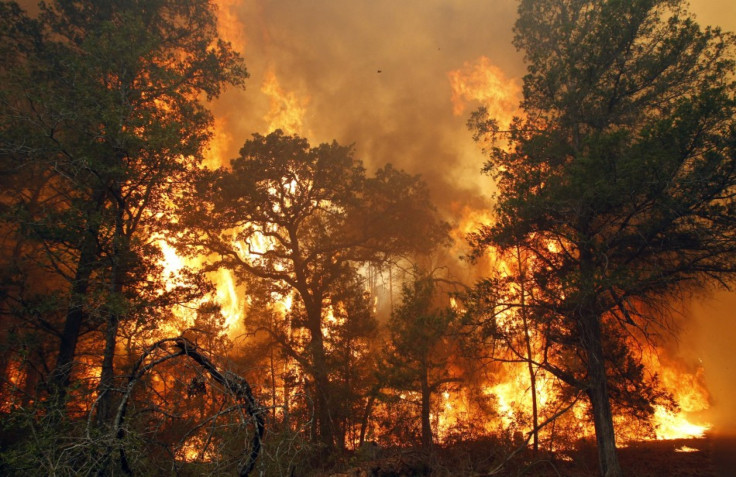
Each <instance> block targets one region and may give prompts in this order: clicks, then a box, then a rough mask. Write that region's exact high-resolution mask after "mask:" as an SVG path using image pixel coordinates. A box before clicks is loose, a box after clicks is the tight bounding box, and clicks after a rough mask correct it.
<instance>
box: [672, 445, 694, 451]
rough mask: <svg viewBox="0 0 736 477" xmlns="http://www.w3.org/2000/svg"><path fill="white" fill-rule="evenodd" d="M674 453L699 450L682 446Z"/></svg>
mask: <svg viewBox="0 0 736 477" xmlns="http://www.w3.org/2000/svg"><path fill="white" fill-rule="evenodd" d="M675 452H700V449H695V448H694V447H688V446H682V447H678V448H677V449H675Z"/></svg>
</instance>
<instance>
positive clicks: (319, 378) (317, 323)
mask: <svg viewBox="0 0 736 477" xmlns="http://www.w3.org/2000/svg"><path fill="white" fill-rule="evenodd" d="M307 315H308V316H307V320H308V322H309V333H310V335H311V336H310V342H309V347H310V352H311V353H310V354H311V355H312V378H313V379H314V392H315V395H316V396H315V398H316V399H315V407H316V409H315V417H316V418H317V429H318V432H319V436H318V437H319V440H320V442H322V443H323V444H324V445H325V446H326V447H327V449H329V450H332V449H334V448H335V439H334V433H333V430H332V416H331V412H330V402H329V397H328V393H329V378H328V376H327V359H326V354H325V347H324V337H323V336H322V309H321V307H316V306H315V307H313V308H312V307H310V308H307Z"/></svg>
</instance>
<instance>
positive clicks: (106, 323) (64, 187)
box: [0, 0, 247, 419]
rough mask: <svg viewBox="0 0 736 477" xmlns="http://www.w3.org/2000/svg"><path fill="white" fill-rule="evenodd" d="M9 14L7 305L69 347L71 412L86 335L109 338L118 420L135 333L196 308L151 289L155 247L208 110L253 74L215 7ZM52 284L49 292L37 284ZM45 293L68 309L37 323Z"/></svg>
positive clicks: (89, 4) (62, 355)
mask: <svg viewBox="0 0 736 477" xmlns="http://www.w3.org/2000/svg"><path fill="white" fill-rule="evenodd" d="M1 7H2V10H3V22H2V27H3V32H2V35H3V38H8V39H9V41H7V42H6V41H5V40H4V41H3V51H2V56H3V57H4V58H6V59H8V60H9V61H8V62H6V63H5V64H4V65H3V68H2V71H1V72H0V73H1V74H2V80H3V84H4V86H3V92H2V96H0V105H1V107H2V110H1V112H0V114H1V115H2V116H1V117H2V124H1V126H0V127H1V129H0V131H1V132H2V136H1V138H0V143H1V144H2V155H1V158H2V170H3V177H4V180H6V184H7V185H9V186H10V188H11V189H10V190H13V191H14V194H8V195H5V196H4V197H3V205H4V206H5V210H6V211H10V212H12V213H11V214H8V215H7V216H6V217H7V222H5V223H4V224H3V225H4V226H7V228H8V229H9V230H14V232H16V233H15V235H14V240H15V246H16V247H17V248H19V249H20V251H21V253H20V257H16V258H14V259H11V260H10V263H8V267H7V268H6V270H7V271H8V275H7V276H8V277H9V279H10V280H11V282H12V283H11V285H13V286H12V287H11V288H9V289H10V290H12V291H11V292H10V293H8V295H6V296H5V297H4V298H5V299H6V300H5V301H6V303H7V304H8V308H10V309H14V310H16V311H17V313H16V314H17V315H20V316H24V317H25V318H26V319H28V317H30V319H29V321H30V322H31V323H32V325H33V326H35V327H37V328H38V329H41V330H43V331H44V332H48V333H51V335H53V336H54V337H55V338H56V339H58V345H57V346H58V352H57V353H56V360H55V361H56V362H55V364H52V365H51V367H52V368H53V371H52V372H51V375H50V377H49V385H50V386H49V389H50V390H51V391H52V393H55V394H57V395H58V397H59V400H60V401H61V400H62V399H63V397H64V395H65V390H66V388H67V386H68V385H69V383H70V379H71V376H72V374H71V371H72V369H71V368H72V363H73V362H74V361H75V357H76V354H77V344H78V341H79V338H80V336H81V335H82V334H83V333H85V332H87V331H89V330H90V329H92V330H99V329H102V330H104V331H103V336H104V338H103V340H101V341H102V342H104V350H103V359H102V363H96V365H101V368H102V375H101V379H100V384H99V390H100V392H101V394H102V402H101V403H100V408H99V409H100V416H101V418H103V419H104V418H105V417H108V416H107V412H108V410H109V406H108V404H109V403H108V400H109V394H108V393H107V390H108V389H109V388H110V387H111V386H112V385H113V382H112V380H113V375H114V373H113V366H114V357H115V349H116V340H117V338H118V332H119V328H120V324H121V322H122V321H126V320H129V319H143V317H144V316H147V315H148V316H159V317H160V316H161V314H162V309H163V308H164V306H163V305H165V304H170V303H171V302H174V301H176V300H178V299H181V298H182V297H181V296H172V295H174V294H173V293H172V294H168V293H163V294H162V293H160V290H161V289H162V288H163V285H162V284H160V283H153V282H152V281H151V280H150V277H151V276H153V275H155V269H156V267H157V266H158V262H159V261H160V252H157V250H156V246H155V244H154V243H153V241H152V240H151V237H152V236H153V233H154V232H155V231H157V230H159V231H160V230H161V229H162V226H163V224H164V223H165V222H166V220H162V217H163V216H165V215H167V214H166V211H167V207H168V205H169V204H170V199H171V195H172V194H174V193H175V192H174V190H175V189H176V188H177V187H183V186H185V184H187V182H188V181H189V180H190V179H191V177H190V176H189V173H190V172H191V171H192V170H193V168H195V167H196V163H197V161H198V159H199V158H200V157H201V154H202V151H203V148H204V146H205V144H206V142H207V139H208V137H209V135H210V131H209V127H210V125H211V123H212V117H211V115H210V113H209V111H208V110H207V109H206V108H205V107H204V105H203V104H202V103H201V99H202V97H203V96H205V97H207V98H213V97H216V96H218V95H219V93H220V91H221V90H222V88H223V87H224V86H226V85H228V84H235V85H240V84H242V82H243V81H244V78H245V77H246V76H247V75H246V72H245V68H244V66H243V64H242V61H241V60H240V58H239V56H238V55H237V53H235V52H234V51H232V49H231V48H230V46H229V45H228V44H226V43H224V42H223V41H221V40H220V39H219V38H218V35H217V28H216V17H215V15H214V10H213V6H212V4H211V3H210V2H209V1H206V0H181V1H178V0H174V1H166V2H151V1H147V0H141V1H115V0H110V1H94V2H93V1H66V0H59V1H55V2H49V3H43V4H41V5H40V15H39V16H38V18H36V19H30V18H28V17H27V16H26V15H25V14H24V13H23V12H22V11H21V10H20V9H19V8H18V7H17V5H15V4H14V3H11V2H3V3H2V5H1ZM6 14H7V16H6ZM4 186H5V184H4ZM39 275H40V276H42V277H43V280H41V281H40V282H41V283H42V284H43V285H40V286H39V284H37V283H34V282H33V281H32V280H28V278H29V277H33V276H39ZM49 284H53V286H52V287H51V288H52V289H51V291H49V290H48V288H47V287H48V286H49ZM197 288H199V287H197ZM37 291H38V292H40V295H41V296H46V297H49V296H50V297H55V298H57V299H58V300H57V301H56V303H54V304H53V306H54V307H57V309H50V308H49V305H48V301H47V304H46V307H45V308H44V310H42V311H41V312H39V311H38V308H36V310H34V309H33V308H34V306H33V301H34V299H33V297H34V295H35V294H36V293H37ZM199 293H200V291H199V290H198V289H197V290H194V289H189V290H188V294H189V295H190V296H191V295H192V294H199ZM163 297H168V298H170V300H168V302H167V303H164V301H165V300H163ZM29 304H30V305H29ZM44 365H46V363H44Z"/></svg>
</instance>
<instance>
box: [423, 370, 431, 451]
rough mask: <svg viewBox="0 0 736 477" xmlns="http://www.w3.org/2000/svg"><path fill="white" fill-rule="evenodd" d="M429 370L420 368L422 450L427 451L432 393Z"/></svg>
mask: <svg viewBox="0 0 736 477" xmlns="http://www.w3.org/2000/svg"><path fill="white" fill-rule="evenodd" d="M428 374H429V369H428V368H427V366H426V365H423V366H422V374H421V381H422V382H421V387H422V411H421V413H422V449H424V450H425V451H429V450H430V449H431V448H432V423H431V422H430V420H429V414H430V406H431V398H432V393H431V389H430V387H429V376H428Z"/></svg>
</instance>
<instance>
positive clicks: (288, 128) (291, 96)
mask: <svg viewBox="0 0 736 477" xmlns="http://www.w3.org/2000/svg"><path fill="white" fill-rule="evenodd" d="M261 92H262V93H263V94H265V95H266V96H268V98H269V101H270V109H269V111H268V113H267V114H266V116H265V118H264V119H265V120H266V121H267V122H268V131H275V130H276V129H281V130H282V131H284V132H285V133H287V134H303V131H304V115H305V114H306V111H307V110H306V106H307V104H308V103H309V98H308V97H307V98H304V99H300V98H299V97H298V96H297V95H296V93H294V92H293V91H285V90H284V89H283V88H282V87H281V84H280V83H279V80H278V78H277V77H276V73H275V72H274V70H273V68H270V69H269V70H268V71H266V74H265V78H264V80H263V84H262V85H261Z"/></svg>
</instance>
